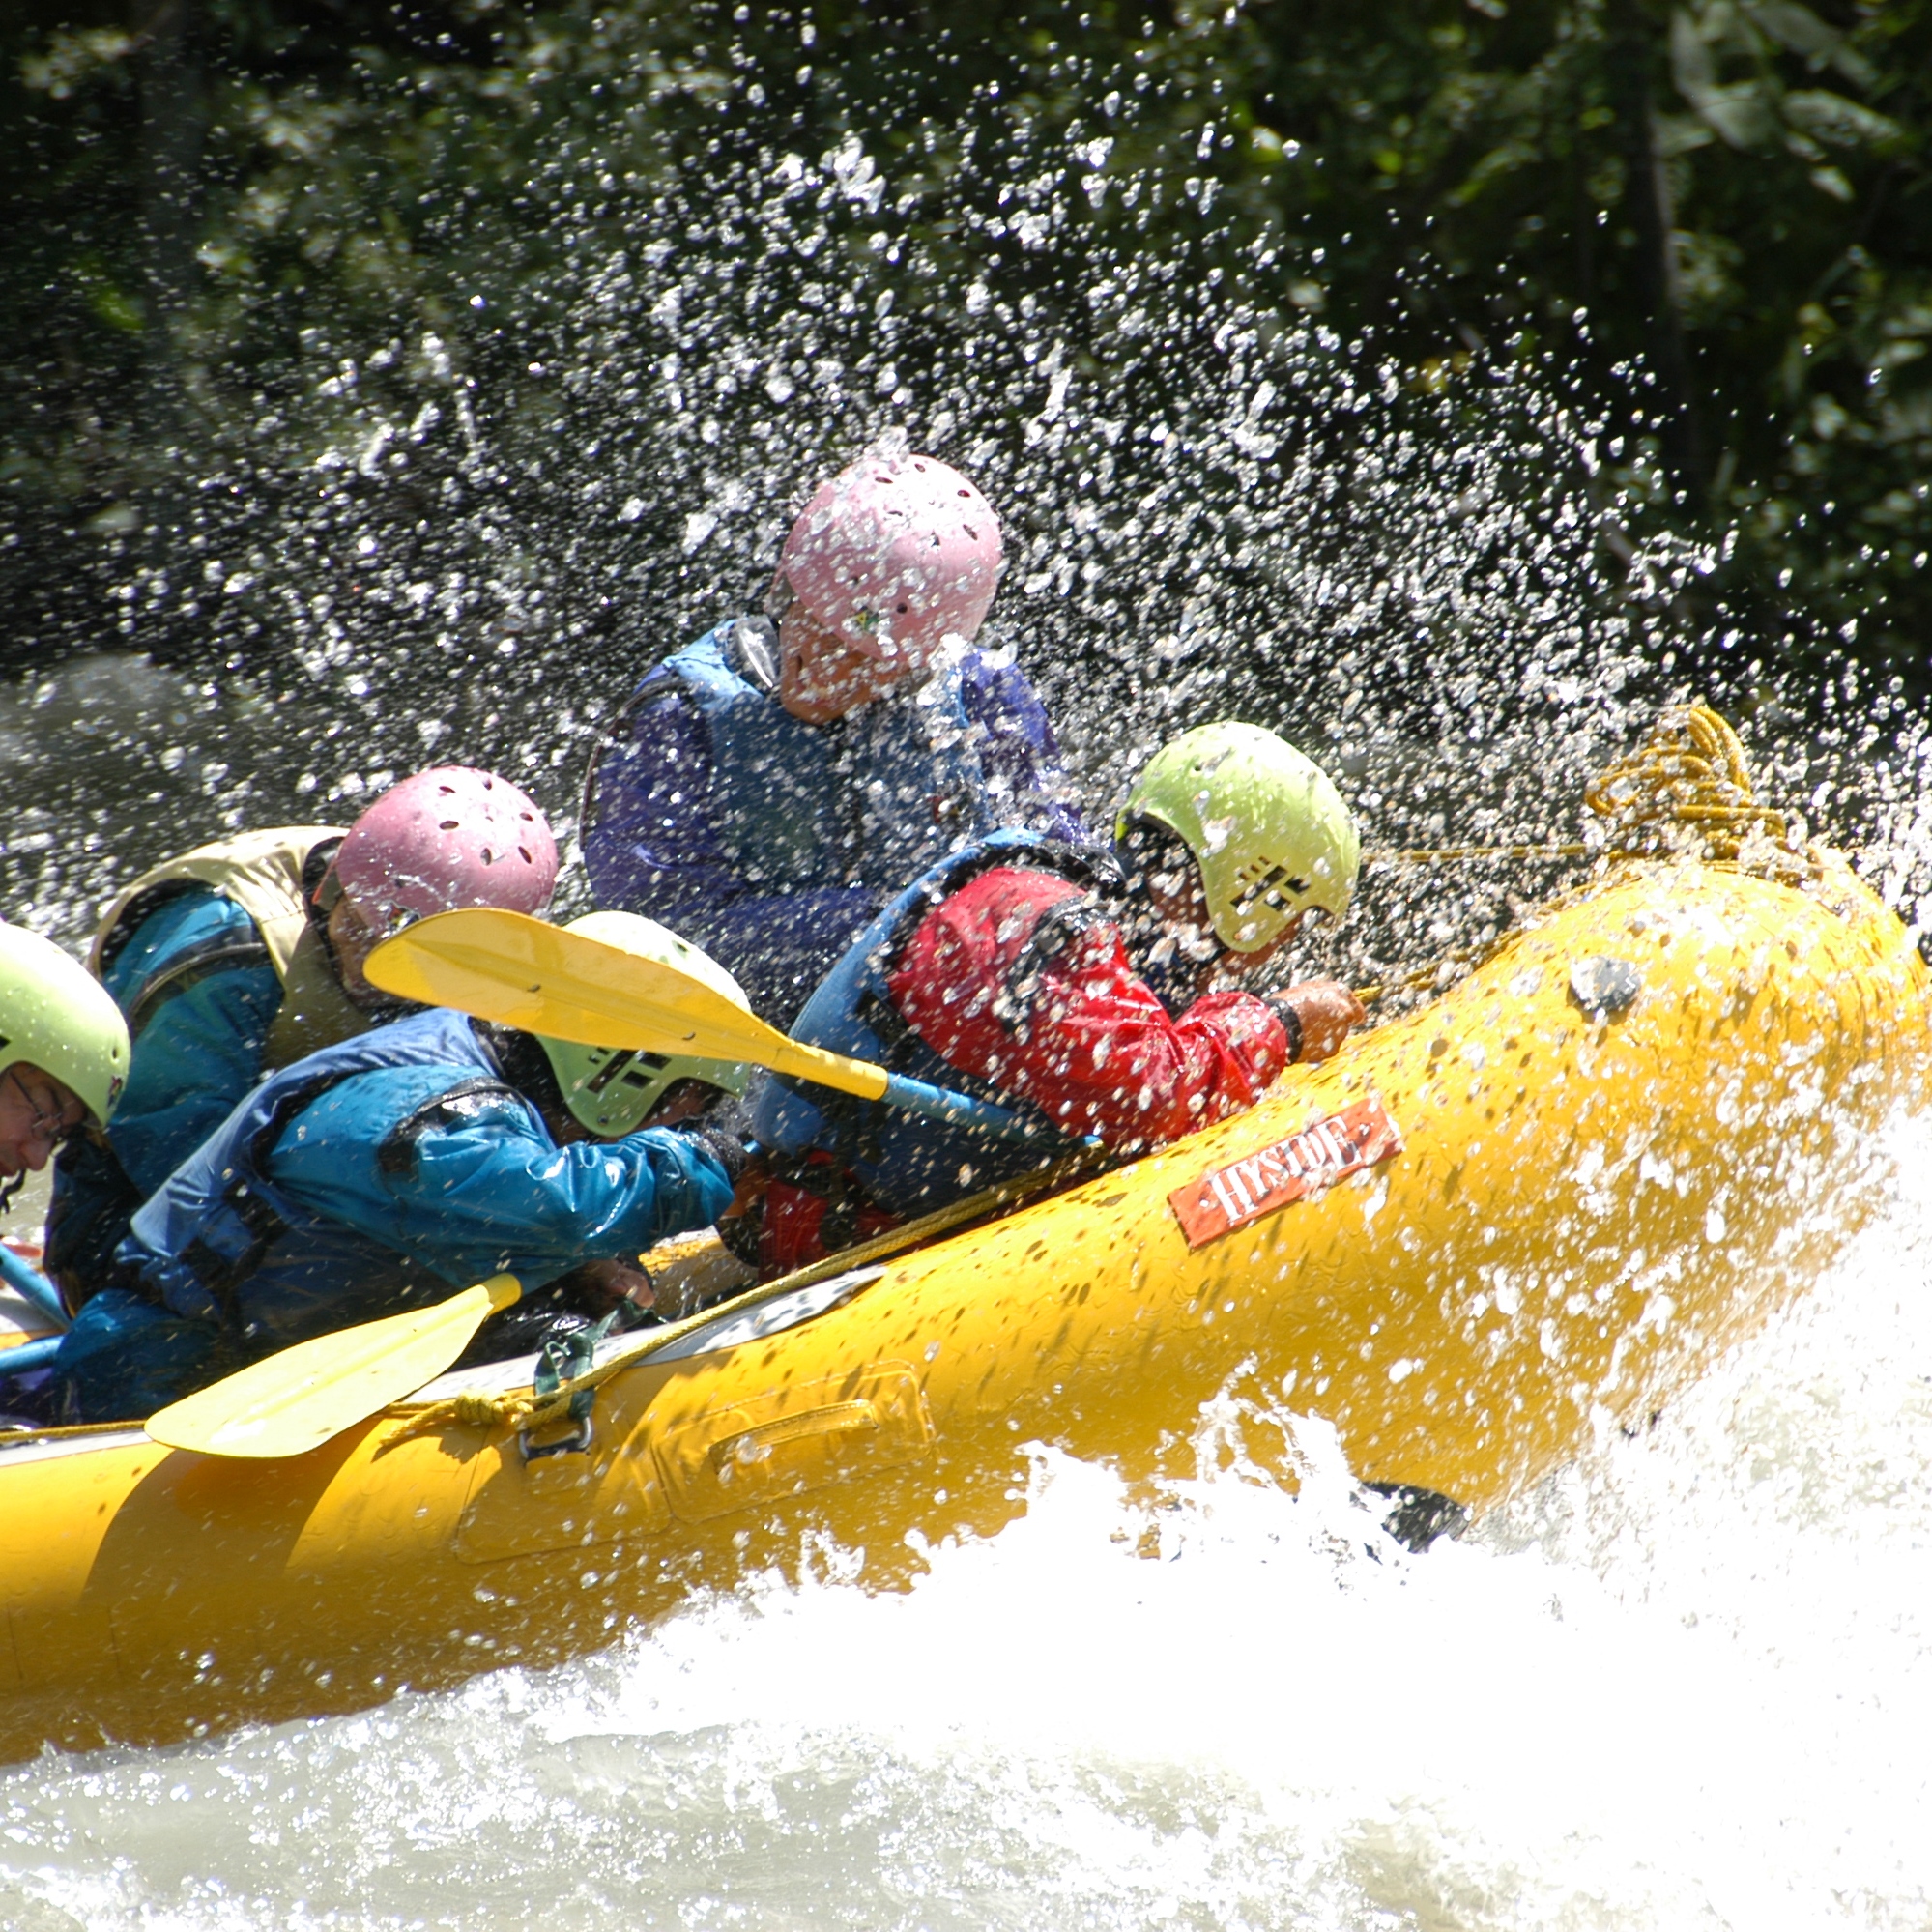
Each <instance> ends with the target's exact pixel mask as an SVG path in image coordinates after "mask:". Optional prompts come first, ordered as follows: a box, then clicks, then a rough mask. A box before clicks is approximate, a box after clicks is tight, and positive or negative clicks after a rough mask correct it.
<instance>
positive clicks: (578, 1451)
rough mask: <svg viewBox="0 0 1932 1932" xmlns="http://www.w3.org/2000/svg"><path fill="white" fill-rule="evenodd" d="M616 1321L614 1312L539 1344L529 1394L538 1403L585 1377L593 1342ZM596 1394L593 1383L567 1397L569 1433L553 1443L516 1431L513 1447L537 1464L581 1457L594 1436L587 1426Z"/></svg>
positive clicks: (594, 1351) (592, 1356)
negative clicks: (547, 1459) (549, 1459)
mask: <svg viewBox="0 0 1932 1932" xmlns="http://www.w3.org/2000/svg"><path fill="white" fill-rule="evenodd" d="M616 1319H617V1311H616V1310H615V1309H614V1310H612V1312H610V1313H609V1314H607V1315H606V1316H605V1317H604V1318H603V1320H602V1321H599V1322H595V1323H593V1324H592V1325H591V1327H589V1328H580V1329H577V1330H575V1331H574V1332H573V1333H571V1334H569V1335H558V1336H553V1337H552V1338H551V1339H550V1340H549V1341H546V1342H545V1343H544V1344H543V1348H542V1351H541V1353H539V1354H538V1356H537V1358H536V1373H535V1374H534V1375H533V1376H532V1377H531V1394H532V1395H533V1396H534V1397H535V1398H536V1399H537V1400H538V1401H541V1400H543V1399H544V1398H545V1397H547V1396H554V1395H555V1394H556V1393H557V1392H558V1390H559V1389H561V1388H562V1386H563V1384H564V1383H565V1382H574V1381H576V1380H577V1379H578V1378H579V1377H580V1376H582V1375H588V1374H589V1373H590V1372H591V1368H592V1366H593V1365H594V1364H595V1362H596V1359H597V1343H598V1342H600V1341H602V1340H603V1339H604V1337H605V1336H606V1335H607V1334H609V1333H610V1328H611V1324H612V1323H613V1322H614V1321H616ZM596 1400H597V1391H596V1387H595V1385H594V1384H593V1385H592V1386H591V1387H590V1388H587V1389H579V1390H578V1391H577V1392H576V1393H575V1394H574V1395H573V1396H572V1397H571V1398H570V1433H569V1434H568V1435H562V1436H559V1437H558V1438H557V1440H556V1441H555V1442H542V1443H533V1442H532V1441H531V1439H530V1430H529V1429H527V1428H523V1429H518V1430H517V1436H516V1446H517V1448H518V1449H519V1450H521V1451H522V1452H523V1459H524V1460H525V1461H526V1462H540V1461H542V1459H543V1458H544V1457H545V1456H581V1455H583V1454H584V1452H585V1451H586V1450H588V1449H589V1448H590V1446H591V1438H592V1436H593V1435H594V1433H595V1430H594V1429H593V1428H592V1427H591V1409H592V1408H593V1407H595V1405H596Z"/></svg>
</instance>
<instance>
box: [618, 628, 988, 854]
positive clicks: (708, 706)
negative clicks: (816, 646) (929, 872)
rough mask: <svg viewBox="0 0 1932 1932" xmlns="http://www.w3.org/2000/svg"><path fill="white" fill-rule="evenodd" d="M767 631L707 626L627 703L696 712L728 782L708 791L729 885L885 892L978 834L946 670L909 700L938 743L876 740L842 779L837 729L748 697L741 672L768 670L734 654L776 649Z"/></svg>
mask: <svg viewBox="0 0 1932 1932" xmlns="http://www.w3.org/2000/svg"><path fill="white" fill-rule="evenodd" d="M746 631H749V632H751V637H750V638H749V639H748V640H747V639H745V638H744V635H743V634H744V633H745V632H746ZM769 631H770V625H769V624H768V623H766V622H764V621H762V620H743V619H740V620H734V621H733V622H732V623H729V624H720V625H718V627H717V628H716V629H715V630H710V631H706V634H705V635H704V636H703V637H701V638H700V639H699V640H698V641H697V643H696V644H693V645H690V646H688V647H687V648H686V649H683V650H680V651H678V653H677V654H676V655H675V656H673V657H669V658H666V659H665V661H664V662H663V663H662V664H661V665H659V666H658V668H657V670H656V672H655V673H654V674H653V675H652V676H651V677H650V678H649V679H647V680H646V684H645V686H644V687H643V689H642V690H641V691H640V693H639V696H638V698H635V699H633V700H632V704H633V705H635V704H636V703H637V702H639V700H640V699H643V700H644V701H645V702H649V699H650V698H654V697H661V696H663V695H664V692H665V691H666V690H667V689H670V688H678V689H680V690H682V692H683V693H684V695H685V696H686V697H688V698H689V699H690V700H691V702H692V703H693V704H694V705H695V706H697V708H698V711H699V713H700V714H701V715H702V716H703V718H704V720H705V727H706V731H707V732H708V733H709V734H710V738H711V754H712V758H713V760H714V762H715V764H716V766H717V769H718V770H719V771H721V772H724V773H729V774H730V775H731V781H732V782H730V783H728V784H726V785H724V786H722V787H720V788H719V790H718V792H716V793H713V794H712V797H711V799H710V801H709V803H710V812H711V819H712V824H713V826H714V828H715V829H716V831H717V832H718V834H719V836H720V837H721V838H722V840H723V842H724V846H725V851H726V854H727V856H728V857H729V858H730V859H731V861H732V863H733V865H734V866H735V869H736V870H737V872H738V873H739V875H740V876H741V877H742V878H744V879H747V880H748V881H749V882H751V883H752V884H754V885H759V886H763V887H764V888H765V889H766V890H767V891H769V890H774V889H776V890H780V891H809V890H810V889H811V888H812V887H814V886H822V885H846V884H851V883H864V884H868V885H877V886H880V887H884V886H888V885H890V884H891V883H892V882H893V881H895V880H897V879H905V878H906V877H908V874H910V873H913V872H916V871H921V870H923V869H924V868H925V867H926V866H929V865H931V864H932V863H933V862H934V860H936V859H937V858H938V857H939V856H940V854H941V853H942V852H944V851H945V850H946V848H947V847H948V846H950V845H952V844H955V843H957V842H958V841H959V840H960V839H963V838H966V837H969V836H970V835H972V834H973V833H975V832H979V831H983V830H988V829H990V828H991V820H990V818H988V816H987V814H986V812H985V801H984V798H983V796H982V793H983V787H982V784H981V781H980V776H979V772H978V769H977V767H976V765H975V764H974V762H973V760H972V758H971V757H970V755H969V754H968V753H967V751H966V735H967V721H966V707H965V705H964V703H963V702H962V700H961V696H960V677H959V672H958V669H957V667H953V668H951V669H949V670H946V671H942V672H941V673H940V675H939V676H938V677H937V678H934V679H933V680H932V682H931V684H930V685H928V687H927V688H926V690H925V691H924V692H923V693H922V694H921V697H920V699H919V701H918V702H921V703H930V704H932V705H933V706H935V707H936V709H937V717H936V718H935V719H934V721H933V723H934V725H935V726H936V727H937V729H935V730H933V731H932V732H930V733H929V734H927V735H925V736H926V737H927V738H929V739H936V740H937V744H936V743H934V742H928V741H922V735H921V734H918V733H915V732H909V731H905V730H899V731H891V732H879V733H876V734H874V735H872V736H871V738H870V739H869V741H868V742H867V744H866V746H865V750H864V754H863V757H862V759H861V760H860V761H859V763H860V765H861V769H860V770H859V771H858V772H857V773H856V774H853V775H848V774H846V773H843V772H841V770H840V769H839V764H840V759H839V752H840V749H841V737H842V734H841V732H840V731H839V730H837V729H834V728H833V727H830V726H825V725H808V724H806V723H805V722H804V721H803V720H802V719H800V718H794V717H793V715H792V713H791V712H790V711H788V710H787V709H786V708H785V706H783V705H781V704H780V703H779V702H778V699H777V696H776V694H775V689H761V688H760V687H759V686H758V685H756V684H754V683H752V682H750V681H748V680H747V679H746V678H744V677H743V676H742V675H741V672H740V666H743V668H746V669H751V668H759V669H763V668H765V667H766V666H767V665H768V664H769V662H770V660H769V659H768V658H763V659H758V660H753V661H752V662H747V661H746V659H745V658H744V657H743V656H742V655H741V653H742V652H743V651H744V650H745V649H746V648H747V645H748V646H749V648H750V649H752V650H758V649H760V648H761V647H763V648H764V649H765V650H772V649H775V640H772V641H770V642H767V638H766V635H765V634H768V633H769ZM890 702H891V701H880V703H879V704H877V705H869V706H863V707H862V708H861V709H860V710H858V711H856V712H854V713H852V714H851V718H850V720H841V721H840V723H841V725H842V726H843V727H844V730H845V733H846V734H848V735H849V734H851V733H852V732H854V731H856V730H861V729H862V728H863V727H864V726H865V725H866V724H868V723H870V722H872V719H870V718H868V717H867V713H868V712H871V713H872V714H873V717H874V718H883V717H885V716H886V715H888V710H887V706H888V705H889V704H890ZM906 702H907V701H906V700H904V699H902V700H900V701H899V703H900V704H902V705H903V704H904V703H906ZM855 780H856V782H855Z"/></svg>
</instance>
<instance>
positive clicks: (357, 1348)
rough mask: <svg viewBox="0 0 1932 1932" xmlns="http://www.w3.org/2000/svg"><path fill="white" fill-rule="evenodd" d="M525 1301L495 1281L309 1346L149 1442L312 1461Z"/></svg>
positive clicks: (257, 1370) (196, 1408)
mask: <svg viewBox="0 0 1932 1932" xmlns="http://www.w3.org/2000/svg"><path fill="white" fill-rule="evenodd" d="M522 1292H523V1289H522V1287H521V1286H520V1285H519V1283H518V1282H517V1279H516V1277H515V1276H514V1275H492V1276H491V1277H490V1279H489V1280H488V1281H487V1282H478V1283H476V1286H475V1287H474V1288H465V1289H464V1290H463V1292H462V1293H461V1294H460V1295H451V1296H450V1298H449V1299H448V1300H447V1302H438V1303H437V1305H436V1306H435V1307H434V1308H425V1309H411V1310H409V1311H408V1312H405V1313H403V1314H392V1315H387V1316H385V1317H384V1319H383V1320H381V1321H369V1322H364V1323H363V1324H362V1325H361V1326H360V1328H345V1329H343V1330H341V1331H340V1332H339V1333H338V1334H335V1335H318V1336H317V1337H315V1339H314V1340H313V1341H299V1342H297V1343H296V1345H295V1346H294V1347H293V1348H284V1349H283V1350H282V1351H281V1352H280V1353H279V1354H278V1355H271V1356H269V1357H268V1358H267V1359H266V1360H264V1361H261V1362H251V1363H250V1364H249V1365H248V1367H247V1368H245V1369H242V1370H237V1371H236V1372H235V1373H234V1374H232V1375H230V1376H227V1377H226V1378H225V1379H224V1380H222V1381H219V1382H216V1383H215V1384H214V1385H213V1386H212V1387H210V1388H206V1389H200V1390H197V1391H196V1392H195V1393H194V1394H193V1395H191V1396H185V1397H184V1398H183V1399H181V1400H180V1401H178V1402H173V1403H170V1404H169V1405H168V1407H166V1408H164V1409H161V1410H159V1412H158V1413H157V1414H155V1415H152V1416H150V1417H149V1418H148V1423H147V1430H148V1433H149V1434H150V1435H151V1436H153V1437H154V1439H155V1440H156V1441H157V1442H159V1443H165V1444H166V1445H167V1447H168V1448H170V1449H192V1450H198V1451H199V1452H200V1453H201V1454H202V1455H204V1456H259V1457H261V1458H263V1459H267V1458H270V1457H273V1456H302V1455H305V1454H306V1453H307V1452H308V1451H309V1450H311V1449H319V1448H320V1447H321V1446H322V1445H323V1444H324V1443H325V1442H327V1441H328V1440H329V1439H330V1438H331V1437H332V1436H335V1435H340V1434H341V1432H342V1431H343V1430H344V1429H345V1428H353V1427H355V1426H356V1424H358V1423H359V1422H366V1421H367V1420H368V1418H369V1417H370V1416H372V1415H375V1414H377V1413H378V1412H380V1411H381V1410H383V1409H386V1408H388V1407H389V1404H390V1403H391V1402H399V1401H401V1400H402V1399H403V1398H404V1397H405V1396H413V1395H414V1394H415V1393H416V1392H417V1390H418V1389H419V1388H421V1387H422V1385H423V1384H424V1383H425V1382H433V1381H435V1379H436V1378H437V1376H439V1375H440V1374H442V1373H443V1371H444V1370H446V1369H447V1368H448V1366H449V1365H450V1363H452V1362H453V1361H455V1359H456V1358H457V1356H459V1355H460V1354H462V1352H463V1350H464V1349H465V1348H466V1347H467V1346H468V1345H469V1341H470V1338H471V1337H472V1336H473V1335H475V1334H476V1331H477V1329H479V1328H480V1327H481V1326H482V1325H483V1323H484V1322H485V1321H486V1320H487V1319H488V1318H489V1317H490V1316H491V1315H493V1314H495V1313H496V1312H497V1311H498V1310H499V1309H505V1308H508V1307H509V1305H510V1304H511V1303H512V1302H514V1301H515V1300H517V1299H518V1297H519V1296H520V1295H521V1294H522Z"/></svg>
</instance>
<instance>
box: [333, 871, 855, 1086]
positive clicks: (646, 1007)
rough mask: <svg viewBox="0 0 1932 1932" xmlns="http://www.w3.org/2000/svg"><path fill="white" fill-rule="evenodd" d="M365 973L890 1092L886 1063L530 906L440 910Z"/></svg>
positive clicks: (412, 988) (524, 1027)
mask: <svg viewBox="0 0 1932 1932" xmlns="http://www.w3.org/2000/svg"><path fill="white" fill-rule="evenodd" d="M362 970H363V971H364V973H366V974H367V976H368V979H369V982H370V984H371V985H374V986H379V987H381V988H382V990H383V991H384V992H385V993H393V994H396V995H399V996H400V997H402V998H404V999H417V1000H420V1001H422V1003H423V1004H424V1005H427V1006H453V1007H455V1008H456V1010H457V1011H458V1012H460V1013H473V1014H475V1015H476V1018H477V1019H479V1020H494V1021H495V1022H497V1024H499V1025H503V1026H514V1027H516V1028H517V1029H518V1030H519V1031H521V1032H525V1033H547V1034H549V1035H550V1036H551V1037H552V1038H553V1039H558V1040H574V1041H576V1042H577V1043H578V1044H579V1045H581V1046H586V1047H623V1048H628V1049H630V1050H631V1051H632V1052H633V1053H690V1054H694V1055H696V1056H697V1057H699V1058H701V1059H707V1060H743V1061H746V1062H748V1063H749V1064H750V1065H752V1066H755V1067H769V1068H770V1069H771V1071H772V1072H773V1073H781V1074H796V1075H797V1076H798V1077H799V1078H800V1079H802V1080H810V1081H818V1082H819V1083H820V1084H821V1085H822V1086H830V1087H836V1088H838V1089H839V1091H840V1092H842V1093H854V1094H857V1095H859V1096H860V1098H862V1099H865V1100H878V1099H879V1098H880V1097H881V1096H882V1095H883V1094H884V1092H885V1088H886V1075H885V1070H884V1068H882V1067H875V1066H871V1065H869V1064H868V1063H867V1062H866V1061H864V1060H849V1059H846V1058H844V1057H843V1056H842V1055H840V1054H838V1053H826V1052H824V1051H823V1050H822V1048H818V1047H806V1046H801V1045H800V1044H799V1043H798V1042H797V1041H796V1040H792V1039H788V1038H787V1037H786V1036H785V1035H784V1034H783V1033H781V1032H779V1031H778V1029H777V1028H776V1027H775V1026H767V1025H766V1024H764V1021H763V1020H761V1019H759V1017H758V1016H757V1015H756V1014H755V1013H747V1012H746V1011H745V1010H744V1008H743V1007H741V1006H738V1005H735V1004H734V1003H733V1001H731V1000H729V999H727V998H726V997H725V995H723V994H721V993H719V992H718V991H717V990H716V989H715V988H713V987H708V986H706V984H705V983H704V981H703V980H699V979H693V978H692V977H691V975H690V974H689V973H684V972H679V971H678V968H677V967H676V966H665V965H664V964H662V963H661V962H660V961H657V960H647V959H642V958H640V957H639V956H638V955H637V954H636V953H632V952H627V951H625V949H624V948H623V947H622V946H613V945H609V944H606V943H605V941H603V940H602V939H593V938H592V937H591V936H590V935H589V934H588V933H566V932H565V931H564V930H563V929H562V927H561V926H551V925H547V924H546V923H545V922H544V921H543V920H541V919H533V918H531V917H530V916H529V915H528V914H527V913H523V912H503V911H499V910H497V909H496V908H491V907H476V908H466V909H464V910H462V911H457V912H439V913H437V914H436V916H435V917H434V918H432V919H422V920H419V921H418V923H417V924H415V925H414V926H411V927H408V928H407V929H406V930H405V931H403V932H401V933H398V934H397V935H396V936H395V937H394V938H392V939H385V940H384V941H383V943H382V944H381V945H380V946H378V947H377V948H376V949H375V951H374V952H372V953H371V954H370V955H369V957H368V960H367V962H366V964H365V965H364V966H363V968H362Z"/></svg>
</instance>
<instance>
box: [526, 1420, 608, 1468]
mask: <svg viewBox="0 0 1932 1932" xmlns="http://www.w3.org/2000/svg"><path fill="white" fill-rule="evenodd" d="M595 1433H596V1428H595V1427H594V1425H593V1424H592V1423H591V1418H590V1417H589V1416H578V1417H576V1418H575V1419H574V1420H573V1422H572V1424H571V1428H570V1433H569V1434H568V1435H560V1436H559V1437H558V1438H557V1440H556V1441H555V1442H532V1441H531V1439H530V1431H529V1429H527V1428H520V1429H518V1430H517V1432H516V1446H517V1447H518V1448H519V1449H520V1450H522V1451H523V1459H524V1460H525V1461H526V1462H541V1461H542V1460H543V1458H544V1457H545V1456H582V1455H583V1454H584V1452H585V1451H586V1450H587V1449H589V1448H590V1446H591V1437H592V1436H593V1435H594V1434H595Z"/></svg>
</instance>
